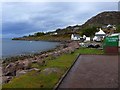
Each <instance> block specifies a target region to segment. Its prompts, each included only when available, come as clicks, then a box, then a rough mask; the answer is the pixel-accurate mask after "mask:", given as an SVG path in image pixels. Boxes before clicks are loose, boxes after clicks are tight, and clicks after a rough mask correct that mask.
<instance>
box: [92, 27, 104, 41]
mask: <svg viewBox="0 0 120 90" xmlns="http://www.w3.org/2000/svg"><path fill="white" fill-rule="evenodd" d="M105 36H106V33H105V32H104V31H103V30H102V29H101V28H100V31H99V32H96V33H95V36H94V38H93V41H102V40H103V39H104V37H105Z"/></svg>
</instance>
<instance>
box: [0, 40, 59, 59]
mask: <svg viewBox="0 0 120 90" xmlns="http://www.w3.org/2000/svg"><path fill="white" fill-rule="evenodd" d="M0 44H1V42H0ZM57 45H59V43H58V42H46V41H18V40H11V39H2V57H11V56H17V55H23V54H31V53H38V52H42V51H46V50H50V49H53V48H55V47H56V46H57Z"/></svg>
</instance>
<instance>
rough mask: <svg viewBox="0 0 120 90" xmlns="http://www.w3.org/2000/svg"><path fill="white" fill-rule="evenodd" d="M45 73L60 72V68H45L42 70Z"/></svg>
mask: <svg viewBox="0 0 120 90" xmlns="http://www.w3.org/2000/svg"><path fill="white" fill-rule="evenodd" d="M42 73H44V74H45V75H49V74H52V73H61V70H60V69H59V68H46V69H44V70H43V71H42Z"/></svg>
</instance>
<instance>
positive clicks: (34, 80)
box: [3, 48, 103, 88]
mask: <svg viewBox="0 0 120 90" xmlns="http://www.w3.org/2000/svg"><path fill="white" fill-rule="evenodd" d="M79 53H80V54H103V51H102V50H96V49H87V48H80V49H78V50H76V51H75V52H74V53H72V54H63V55H61V56H59V57H58V58H56V59H53V60H49V57H48V58H47V59H46V65H45V66H39V65H38V64H33V65H32V67H36V68H39V69H41V70H43V69H45V68H59V69H60V72H59V73H51V74H48V75H45V74H44V73H42V72H37V71H31V72H29V73H27V74H25V75H22V76H20V77H15V78H14V79H13V80H12V81H11V82H9V83H7V84H4V85H3V88H53V87H54V86H55V85H56V83H57V82H58V81H59V79H60V78H61V76H62V75H63V74H64V73H65V71H66V70H68V68H70V66H71V64H72V63H73V62H74V60H75V59H76V57H77V56H78V54H79Z"/></svg>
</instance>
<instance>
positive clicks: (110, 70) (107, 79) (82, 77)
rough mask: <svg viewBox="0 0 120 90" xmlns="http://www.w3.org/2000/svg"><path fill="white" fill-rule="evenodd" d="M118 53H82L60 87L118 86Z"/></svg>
mask: <svg viewBox="0 0 120 90" xmlns="http://www.w3.org/2000/svg"><path fill="white" fill-rule="evenodd" d="M117 87H118V56H117V55H109V56H108V55H80V57H79V58H78V60H77V62H76V63H75V65H74V66H73V67H72V69H71V70H70V72H69V73H68V74H67V76H66V77H65V79H64V80H63V82H62V83H61V84H60V86H59V88H117Z"/></svg>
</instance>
